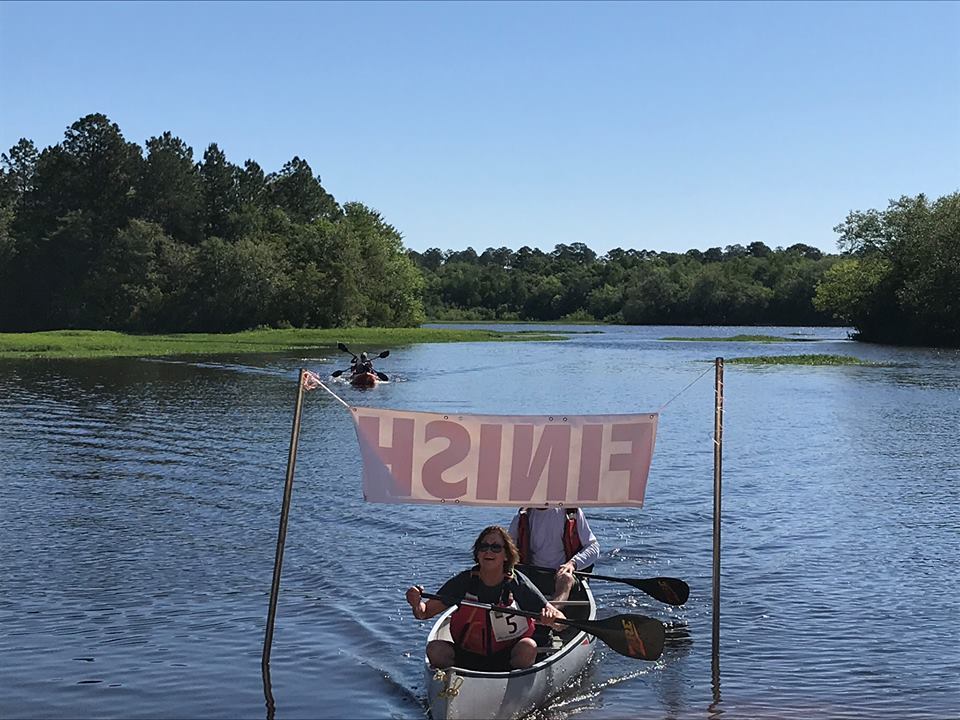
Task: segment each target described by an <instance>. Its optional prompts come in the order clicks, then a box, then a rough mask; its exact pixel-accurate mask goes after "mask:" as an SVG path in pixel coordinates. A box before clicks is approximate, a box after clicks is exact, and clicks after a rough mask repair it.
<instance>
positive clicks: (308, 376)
mask: <svg viewBox="0 0 960 720" xmlns="http://www.w3.org/2000/svg"><path fill="white" fill-rule="evenodd" d="M317 388H323V389H324V390H326V391H327V392H328V393H330V394H331V395H333V397H334V399H335V400H336V401H337V402H338V403H340V404H341V405H343V406H344V407H345V408H346V409H347V410H349V409H350V406H349V405H348V404H347V402H346V400H344V399H343V398H342V397H340V396H339V395H337V394H336V393H335V392H334V391H333V390H331V389H330V388H328V387H327V386H326V385H324V384H323V380H321V379H320V376H319V375H317V374H316V373H315V372H313V371H311V370H305V371H304V373H303V389H304V390H316V389H317Z"/></svg>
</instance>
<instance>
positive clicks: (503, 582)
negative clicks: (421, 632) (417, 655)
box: [407, 525, 565, 671]
mask: <svg viewBox="0 0 960 720" xmlns="http://www.w3.org/2000/svg"><path fill="white" fill-rule="evenodd" d="M473 559H474V562H476V565H475V566H474V567H473V568H471V569H470V570H464V571H463V572H461V573H460V574H458V575H456V576H454V577H452V578H450V579H449V580H447V582H445V583H444V584H443V587H441V588H440V591H439V592H438V593H437V595H439V596H442V597H443V598H444V600H443V601H441V600H438V599H435V598H430V599H429V600H427V602H426V603H424V601H423V598H422V596H421V593H422V592H423V588H422V587H420V586H419V585H414V586H413V587H411V588H410V589H409V590H407V602H408V603H410V607H411V608H413V616H414V617H415V618H417V619H418V620H426V619H428V618H431V617H433V616H434V615H437V614H439V613H441V612H443V611H444V610H446V609H447V608H448V607H450V606H451V605H456V604H458V603H460V601H462V600H468V601H469V600H473V601H475V602H481V603H488V604H490V605H499V606H501V607H505V608H510V607H513V608H519V609H520V610H527V611H531V612H539V613H540V619H539V620H538V621H537V622H539V623H540V624H542V625H547V626H549V627H554V626H555V624H556V622H557V621H558V620H563V619H564V618H565V616H564V614H563V613H562V612H560V611H559V610H557V608H555V607H554V606H553V605H551V604H550V603H549V602H547V600H546V598H544V597H543V595H542V594H541V593H540V591H539V590H537V588H536V587H535V586H534V585H533V583H531V582H530V580H528V579H527V578H526V576H524V575H522V574H521V573H519V572H517V571H516V570H515V569H514V566H515V565H516V564H517V560H518V559H519V554H518V552H517V547H516V545H514V544H513V540H511V539H510V534H509V533H508V532H507V531H506V530H505V529H504V528H502V527H500V526H499V525H491V526H490V527H488V528H485V529H484V530H483V532H481V533H480V534H479V535H478V536H477V539H476V541H474V543H473ZM447 600H448V601H449V602H446V601H447ZM534 629H535V628H534V622H533V620H531V619H529V618H526V617H523V616H520V615H508V614H504V613H498V612H495V611H492V610H490V611H488V610H487V609H485V608H478V607H471V606H470V605H467V604H462V605H460V607H459V608H458V609H457V610H456V611H455V612H454V613H453V615H452V617H451V619H450V637H451V640H432V641H430V642H429V643H427V658H428V659H429V660H430V664H431V665H432V666H433V667H436V668H448V667H450V666H451V665H457V666H460V667H467V668H471V669H474V670H485V671H503V670H509V669H517V668H526V667H530V666H531V665H533V664H534V662H536V659H537V643H536V641H535V640H534V639H533V633H534Z"/></svg>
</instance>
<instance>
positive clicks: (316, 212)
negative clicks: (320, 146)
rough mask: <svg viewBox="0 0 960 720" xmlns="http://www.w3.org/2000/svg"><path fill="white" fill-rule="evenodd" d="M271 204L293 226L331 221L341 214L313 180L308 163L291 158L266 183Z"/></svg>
mask: <svg viewBox="0 0 960 720" xmlns="http://www.w3.org/2000/svg"><path fill="white" fill-rule="evenodd" d="M269 186H270V190H271V192H272V193H273V199H274V202H275V203H276V205H277V206H278V207H280V208H281V209H282V210H284V212H286V213H287V215H289V216H290V219H291V220H293V221H294V222H312V221H314V220H318V219H320V218H324V219H327V220H334V219H336V218H337V217H339V216H340V214H341V210H340V207H339V206H338V205H337V202H336V200H334V199H333V195H331V194H330V193H328V192H327V191H326V190H324V189H323V185H321V184H320V177H319V176H316V177H314V175H313V171H312V170H311V169H310V165H309V163H307V161H306V160H303V159H301V158H299V157H294V158H293V159H292V160H291V161H290V162H288V163H286V164H285V165H284V166H283V169H282V170H280V172H279V173H276V174H275V175H272V176H271V177H270V180H269Z"/></svg>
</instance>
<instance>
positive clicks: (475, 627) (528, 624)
mask: <svg viewBox="0 0 960 720" xmlns="http://www.w3.org/2000/svg"><path fill="white" fill-rule="evenodd" d="M512 579H513V576H512V575H504V578H503V582H501V583H500V600H499V602H497V603H494V604H495V605H499V606H500V607H510V608H518V606H517V603H516V601H515V600H514V599H513V593H511V592H510V590H509V588H508V587H507V583H508V582H509V581H510V580H512ZM480 582H481V581H480V573H479V572H478V571H476V570H474V571H473V572H472V573H470V586H469V588H468V590H467V592H466V594H465V595H464V599H465V600H474V601H477V600H478V594H479V591H480ZM518 609H519V608H518ZM493 612H494V611H493V610H484V609H483V608H478V607H470V606H469V605H461V606H460V607H458V608H457V609H456V610H455V611H454V612H453V615H451V616H450V634H451V635H453V641H454V642H455V643H456V644H457V646H458V647H460V648H461V649H463V650H466V651H467V652H472V653H476V654H477V655H495V654H496V653H499V652H503V651H504V650H509V649H510V648H512V647H513V646H514V645H516V644H517V641H518V640H520V639H522V638H526V637H530V636H531V635H533V631H534V630H535V629H536V625H535V624H534V622H533V620H532V619H530V618H525V617H523V616H521V615H500V616H499V617H498V618H497V619H496V622H498V623H501V624H506V625H507V627H508V632H510V633H511V634H513V637H512V638H511V639H509V640H497V637H496V635H497V633H496V632H495V628H494V625H493V623H494V622H495V621H494V620H493V619H491V614H492V613H493Z"/></svg>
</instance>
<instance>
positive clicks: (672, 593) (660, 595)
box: [623, 577, 690, 605]
mask: <svg viewBox="0 0 960 720" xmlns="http://www.w3.org/2000/svg"><path fill="white" fill-rule="evenodd" d="M623 582H625V583H627V584H628V585H633V586H634V587H635V588H637V589H638V590H642V591H643V592H645V593H646V594H647V595H649V596H650V597H652V598H654V599H656V600H659V601H660V602H663V603H667V604H668V605H683V604H684V603H685V602H686V601H687V598H689V597H690V586H689V585H687V584H686V583H685V582H684V581H683V580H678V579H677V578H671V577H655V578H647V579H643V580H623Z"/></svg>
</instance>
